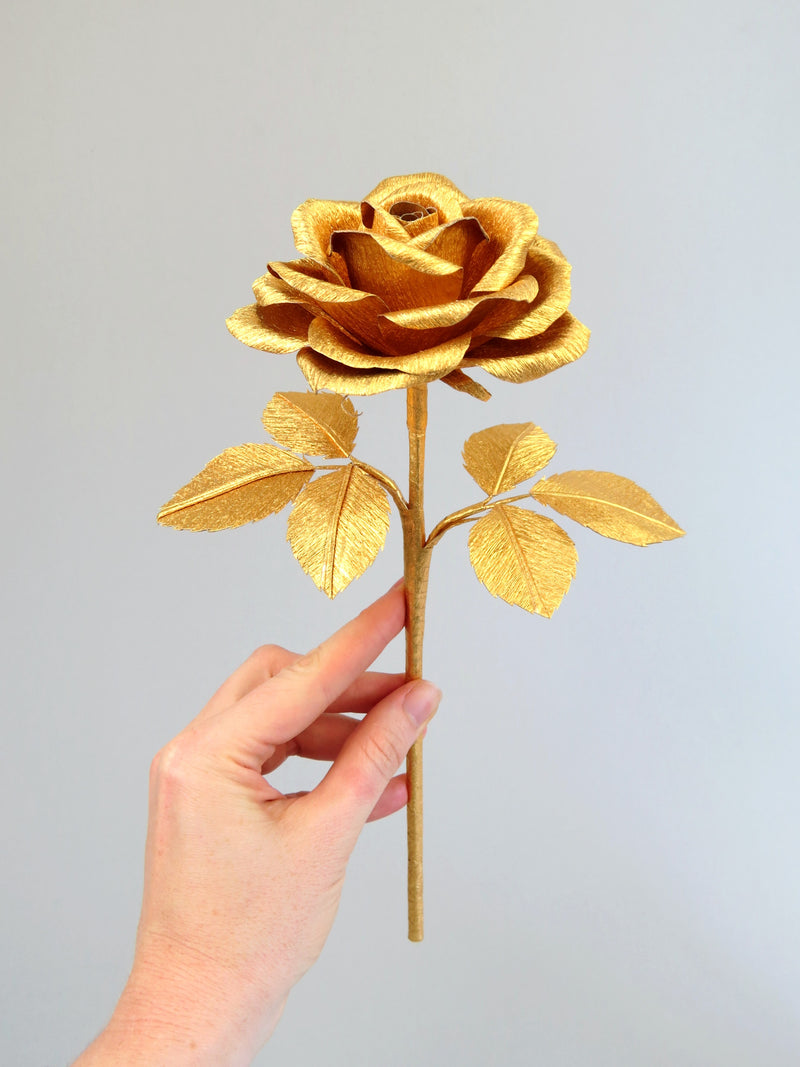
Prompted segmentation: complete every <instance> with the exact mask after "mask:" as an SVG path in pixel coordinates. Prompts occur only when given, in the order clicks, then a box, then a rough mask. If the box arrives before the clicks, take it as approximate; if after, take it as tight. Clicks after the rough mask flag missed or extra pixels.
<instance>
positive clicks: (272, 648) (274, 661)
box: [250, 645, 289, 678]
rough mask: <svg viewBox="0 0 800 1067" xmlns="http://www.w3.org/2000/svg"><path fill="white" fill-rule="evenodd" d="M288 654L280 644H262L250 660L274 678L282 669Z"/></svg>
mask: <svg viewBox="0 0 800 1067" xmlns="http://www.w3.org/2000/svg"><path fill="white" fill-rule="evenodd" d="M288 655H289V653H288V652H287V651H286V649H285V648H282V647H281V646H280V645H260V646H259V647H258V648H257V649H256V650H255V652H253V653H252V655H251V656H250V662H251V663H252V664H254V665H255V666H256V667H257V668H258V669H259V670H260V671H263V672H264V673H265V674H266V675H267V676H268V677H269V678H272V677H274V676H275V675H276V674H278V672H279V671H280V670H281V668H282V666H283V664H284V663H285V662H286V658H287V656H288Z"/></svg>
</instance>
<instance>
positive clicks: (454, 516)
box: [425, 493, 531, 549]
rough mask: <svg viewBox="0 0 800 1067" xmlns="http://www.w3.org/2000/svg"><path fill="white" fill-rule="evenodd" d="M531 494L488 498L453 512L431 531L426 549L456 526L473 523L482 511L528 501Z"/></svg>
mask: <svg viewBox="0 0 800 1067" xmlns="http://www.w3.org/2000/svg"><path fill="white" fill-rule="evenodd" d="M530 495H531V494H530V493H518V494H517V495H516V496H505V497H499V498H497V499H495V498H494V497H491V496H487V497H486V498H485V499H484V500H481V501H480V503H478V504H470V505H469V507H466V508H459V510H458V511H453V512H451V514H450V515H446V516H445V517H444V518H443V519H442V521H441V522H439V523H437V524H436V526H434V528H433V529H432V530H431V532H430V536H429V537H428V540H427V541H426V542H425V547H426V548H429V549H430V548H433V546H434V545H435V544H436V542H437V541H439V540H440V538H441V537H443V536H444V534H446V533H447V531H448V530H452V529H453V527H455V526H462V525H463V524H464V523H465V522H471V521H472V519H474V518H476V517H477V516H478V515H480V513H481V512H482V511H488V509H489V508H493V507H494V505H495V504H513V503H514V502H515V501H517V500H528V499H529V498H530Z"/></svg>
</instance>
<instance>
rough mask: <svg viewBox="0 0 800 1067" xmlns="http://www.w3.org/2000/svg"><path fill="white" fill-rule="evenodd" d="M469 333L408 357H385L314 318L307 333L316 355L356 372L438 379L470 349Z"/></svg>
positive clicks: (322, 320) (457, 363) (458, 362)
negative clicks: (424, 376) (398, 373)
mask: <svg viewBox="0 0 800 1067" xmlns="http://www.w3.org/2000/svg"><path fill="white" fill-rule="evenodd" d="M469 343H470V335H469V334H468V333H465V334H462V335H461V336H459V337H455V338H453V339H452V340H450V341H446V342H445V343H444V344H442V345H437V346H436V347H435V348H428V349H425V350H424V351H421V352H414V353H412V354H410V355H407V356H386V355H383V354H382V353H380V352H374V351H372V350H370V349H369V348H364V347H363V346H362V345H359V344H357V343H356V342H355V341H351V340H350V338H349V337H346V336H345V334H343V333H342V332H341V331H340V330H337V329H336V327H335V326H332V325H331V323H329V322H326V321H325V319H320V318H317V319H314V321H313V322H312V323H311V328H310V329H309V331H308V344H309V347H311V348H313V349H314V351H315V352H318V353H319V354H320V355H322V356H327V357H328V359H331V360H335V361H336V362H337V363H343V364H344V365H345V366H347V367H352V368H354V369H356V370H399V371H403V372H404V373H405V374H414V375H419V374H422V375H433V376H434V377H436V378H441V377H442V376H443V375H445V374H448V373H449V372H450V371H451V370H455V368H456V367H458V365H459V364H460V363H461V360H462V359H463V358H464V355H465V353H466V351H467V349H468V348H469Z"/></svg>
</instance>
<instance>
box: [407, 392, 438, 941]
mask: <svg viewBox="0 0 800 1067" xmlns="http://www.w3.org/2000/svg"><path fill="white" fill-rule="evenodd" d="M407 397H408V401H407V403H408V409H407V410H408V510H407V511H406V512H405V514H404V515H403V516H402V518H403V557H404V564H405V566H404V573H405V583H406V678H407V679H408V680H409V681H411V680H413V679H416V678H421V677H422V638H423V634H424V631H425V599H426V595H427V592H428V572H429V570H430V563H431V552H430V548H428V547H427V546H426V544H425V514H424V509H423V485H424V479H425V428H426V425H427V421H428V387H427V385H417V386H412V387H411V388H410V389H408V390H407ZM406 772H407V775H408V808H407V822H408V939H409V941H421V940H422V937H423V930H424V926H423V903H422V741H421V740H419V741H416V742H415V743H414V745H413V747H412V748H411V750H410V752H409V753H408V757H407V759H406Z"/></svg>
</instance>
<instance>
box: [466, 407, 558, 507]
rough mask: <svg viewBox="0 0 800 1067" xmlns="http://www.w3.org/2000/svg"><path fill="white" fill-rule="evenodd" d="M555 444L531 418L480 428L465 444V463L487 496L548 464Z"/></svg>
mask: <svg viewBox="0 0 800 1067" xmlns="http://www.w3.org/2000/svg"><path fill="white" fill-rule="evenodd" d="M555 451H556V444H555V441H552V440H551V439H550V438H549V437H548V435H547V434H546V433H545V432H544V430H542V429H540V428H539V427H538V426H534V424H533V423H532V422H520V423H504V424H503V425H502V426H490V427H489V429H488V430H479V431H478V433H474V434H473V435H472V436H471V437H469V438H468V439H467V441H466V443H465V444H464V466H465V467H466V468H467V470H468V471H469V473H470V474H471V475H472V477H473V478H474V479H475V481H476V482H477V483H478V485H479V486H480V487H481V489H483V491H484V493H486V495H487V496H497V494H498V493H505V492H506V490H507V489H513V488H514V486H515V485H519V483H520V482H524V481H527V479H528V478H532V477H533V476H534V474H537V473H538V472H539V471H540V470H541V469H542V467H545V466H547V464H548V463H549V462H550V460H551V459H552V458H553V456H554V455H555Z"/></svg>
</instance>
